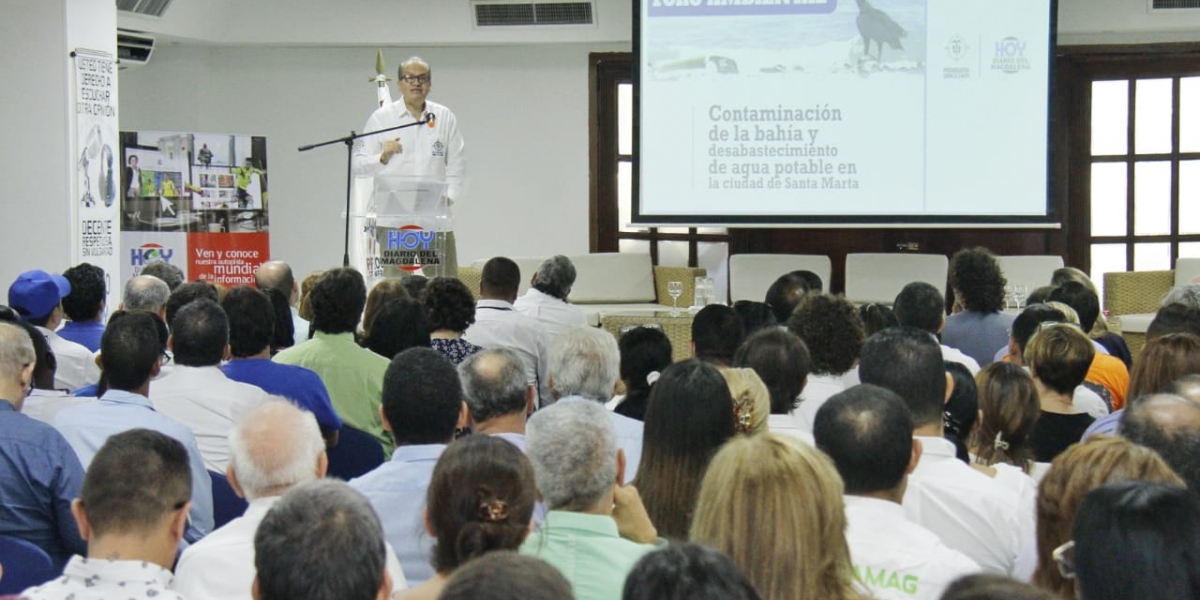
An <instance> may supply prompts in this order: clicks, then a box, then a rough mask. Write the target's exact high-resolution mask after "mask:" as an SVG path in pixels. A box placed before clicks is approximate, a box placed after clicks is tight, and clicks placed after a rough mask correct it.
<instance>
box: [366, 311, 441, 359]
mask: <svg viewBox="0 0 1200 600" xmlns="http://www.w3.org/2000/svg"><path fill="white" fill-rule="evenodd" d="M432 330H433V327H432V324H431V323H430V322H429V314H428V313H427V311H426V310H425V306H424V305H423V304H421V303H420V302H417V301H416V300H413V299H412V298H407V297H405V298H397V299H395V300H391V301H389V302H388V303H387V304H385V305H384V306H383V307H382V308H380V309H379V312H378V313H376V315H375V320H374V321H373V322H372V324H371V330H370V333H369V334H367V338H366V339H365V340H363V342H364V345H365V346H366V347H367V348H368V349H370V350H371V351H372V352H374V353H375V354H378V355H380V356H382V357H384V358H386V359H388V360H391V359H392V357H394V356H396V355H397V354H399V353H401V352H403V351H405V350H408V349H409V348H429V347H430V341H431V339H430V335H429V333H430V331H432Z"/></svg>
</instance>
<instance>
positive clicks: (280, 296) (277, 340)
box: [260, 287, 308, 356]
mask: <svg viewBox="0 0 1200 600" xmlns="http://www.w3.org/2000/svg"><path fill="white" fill-rule="evenodd" d="M260 291H261V292H263V293H264V294H266V295H267V298H268V299H269V300H270V301H271V308H272V309H273V310H274V311H275V330H274V332H273V333H272V334H271V356H275V353H276V352H279V351H280V350H283V349H285V348H291V347H292V346H295V345H296V333H298V332H297V331H296V324H295V322H294V321H292V307H291V304H290V303H289V302H288V297H287V294H285V293H283V292H281V291H279V290H277V289H275V288H269V287H268V288H261V289H260ZM304 334H305V335H307V334H308V332H307V331H305V332H304Z"/></svg>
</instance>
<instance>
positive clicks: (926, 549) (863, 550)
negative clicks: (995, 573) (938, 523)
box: [846, 496, 982, 600]
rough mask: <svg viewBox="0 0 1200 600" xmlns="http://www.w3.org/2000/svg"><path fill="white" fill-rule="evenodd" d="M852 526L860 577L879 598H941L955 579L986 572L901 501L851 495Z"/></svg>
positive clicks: (848, 505) (854, 557)
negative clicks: (914, 516)
mask: <svg viewBox="0 0 1200 600" xmlns="http://www.w3.org/2000/svg"><path fill="white" fill-rule="evenodd" d="M846 523H847V526H846V542H847V543H849V545H850V558H851V560H852V561H853V562H854V574H855V576H857V577H858V580H859V582H860V583H862V584H863V585H864V586H866V587H867V589H869V590H870V592H871V594H872V595H873V596H874V597H875V598H878V599H879V600H914V599H915V600H937V599H938V598H940V597H941V595H942V592H943V591H945V589H946V587H947V586H949V585H950V583H951V582H953V581H954V580H955V579H958V578H959V577H962V576H963V575H970V574H973V573H978V572H980V571H981V570H982V569H980V568H979V565H977V564H975V561H973V560H971V559H970V558H968V557H967V556H966V555H965V554H963V553H961V552H959V551H957V550H952V549H951V548H950V547H948V546H946V544H944V543H943V542H942V540H941V539H939V538H938V536H937V535H935V534H934V533H933V532H931V531H929V530H928V529H926V528H924V527H921V526H920V525H917V524H916V523H913V522H911V521H909V520H908V519H907V518H906V517H905V516H904V508H903V507H902V506H900V505H899V504H896V503H895V502H889V501H887V500H879V499H877V498H866V497H863V496H846Z"/></svg>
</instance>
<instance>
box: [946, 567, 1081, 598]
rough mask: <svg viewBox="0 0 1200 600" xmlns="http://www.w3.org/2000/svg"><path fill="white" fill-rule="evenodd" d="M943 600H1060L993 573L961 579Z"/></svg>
mask: <svg viewBox="0 0 1200 600" xmlns="http://www.w3.org/2000/svg"><path fill="white" fill-rule="evenodd" d="M941 600H1058V599H1057V597H1056V596H1054V595H1051V594H1048V593H1046V592H1043V591H1042V590H1039V589H1038V588H1036V587H1033V586H1032V585H1029V584H1028V583H1023V582H1020V581H1017V580H1015V579H1009V578H1008V577H1003V576H1001V575H993V574H991V573H979V574H977V575H968V576H966V577H962V578H960V579H959V580H958V581H955V582H954V583H952V584H950V587H948V588H946V593H944V594H942V598H941Z"/></svg>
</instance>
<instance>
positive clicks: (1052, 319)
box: [1001, 302, 1113, 419]
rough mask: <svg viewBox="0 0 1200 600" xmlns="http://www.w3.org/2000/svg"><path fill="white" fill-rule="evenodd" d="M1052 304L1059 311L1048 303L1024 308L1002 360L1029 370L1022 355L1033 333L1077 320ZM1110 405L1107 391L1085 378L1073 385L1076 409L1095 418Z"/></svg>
mask: <svg viewBox="0 0 1200 600" xmlns="http://www.w3.org/2000/svg"><path fill="white" fill-rule="evenodd" d="M1053 304H1054V305H1056V306H1057V307H1060V308H1056V307H1055V306H1051V305H1050V304H1033V305H1030V306H1027V307H1025V310H1022V311H1021V313H1020V314H1018V315H1017V317H1016V319H1014V320H1013V324H1012V330H1011V331H1010V335H1009V338H1008V347H1007V348H1005V349H1004V350H1003V353H1005V356H1003V357H1001V360H1004V361H1007V362H1011V363H1013V364H1015V365H1020V366H1022V367H1025V369H1026V370H1028V368H1029V365H1027V364H1025V358H1024V354H1025V347H1026V346H1027V345H1028V344H1029V340H1030V339H1031V338H1032V337H1033V334H1034V333H1036V332H1037V330H1038V329H1040V328H1041V327H1042V326H1043V325H1044V324H1046V323H1071V322H1072V320H1073V318H1074V320H1078V315H1076V314H1075V310H1074V309H1072V308H1071V307H1069V306H1067V305H1065V304H1062V303H1059V302H1055V303H1053ZM1112 402H1113V399H1112V392H1110V391H1108V388H1106V387H1104V386H1103V385H1100V384H1098V383H1093V382H1091V381H1088V380H1087V379H1084V381H1083V383H1081V384H1080V385H1078V386H1076V388H1075V391H1074V393H1073V394H1072V396H1071V404H1072V405H1073V406H1074V407H1075V408H1076V409H1077V410H1079V411H1081V412H1086V413H1087V414H1089V415H1091V416H1093V417H1095V418H1097V419H1098V418H1101V417H1103V416H1105V415H1107V414H1108V413H1109V411H1110V410H1111V407H1112Z"/></svg>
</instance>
